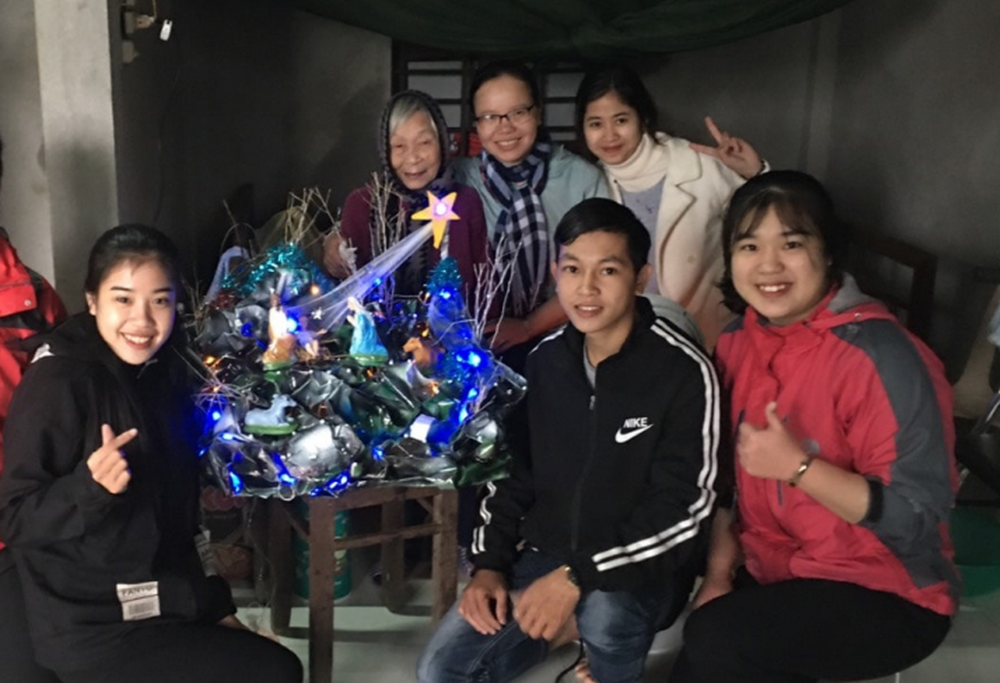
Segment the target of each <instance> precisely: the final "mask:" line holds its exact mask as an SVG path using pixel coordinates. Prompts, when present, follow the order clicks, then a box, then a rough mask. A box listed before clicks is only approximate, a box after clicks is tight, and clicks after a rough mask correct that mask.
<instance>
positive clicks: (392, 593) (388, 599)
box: [382, 500, 406, 612]
mask: <svg viewBox="0 0 1000 683" xmlns="http://www.w3.org/2000/svg"><path fill="white" fill-rule="evenodd" d="M403 514H404V511H403V501H402V500H390V501H388V502H386V503H383V504H382V533H392V532H396V531H399V530H400V529H402V528H403V526H404V522H405V520H404V518H403ZM403 550H404V546H403V541H402V540H400V539H399V538H394V539H392V540H390V541H386V542H385V543H383V544H382V601H383V602H384V603H385V606H386V607H387V608H388V609H389V611H390V612H399V611H400V610H402V609H403V603H404V602H405V601H406V595H405V588H406V585H405V577H404V574H405V571H406V569H405V559H404V556H403V555H404V552H403Z"/></svg>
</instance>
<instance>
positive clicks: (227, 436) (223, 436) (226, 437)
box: [219, 432, 236, 441]
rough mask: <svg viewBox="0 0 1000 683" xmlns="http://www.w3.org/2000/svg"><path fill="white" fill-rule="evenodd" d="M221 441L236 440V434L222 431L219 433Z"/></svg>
mask: <svg viewBox="0 0 1000 683" xmlns="http://www.w3.org/2000/svg"><path fill="white" fill-rule="evenodd" d="M219 437H220V438H221V439H222V440H223V441H236V435H235V434H230V433H229V432H223V433H222V434H220V435H219Z"/></svg>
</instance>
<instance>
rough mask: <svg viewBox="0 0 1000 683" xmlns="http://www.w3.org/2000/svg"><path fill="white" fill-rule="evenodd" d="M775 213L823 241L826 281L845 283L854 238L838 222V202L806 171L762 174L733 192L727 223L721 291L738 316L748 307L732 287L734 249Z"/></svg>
mask: <svg viewBox="0 0 1000 683" xmlns="http://www.w3.org/2000/svg"><path fill="white" fill-rule="evenodd" d="M770 209H774V211H775V213H777V215H778V219H779V220H780V221H781V222H782V224H783V225H785V226H787V227H789V228H792V229H794V230H799V231H801V232H802V233H804V234H807V235H813V236H814V237H818V238H819V239H820V241H821V242H822V243H823V255H824V256H825V257H826V259H827V263H828V266H827V279H828V280H829V282H830V284H831V285H833V284H839V283H840V282H841V281H842V280H843V277H844V261H845V260H846V258H847V247H848V242H849V238H850V234H849V230H848V227H847V225H846V224H844V223H842V222H841V221H840V219H838V218H837V214H836V212H835V211H834V207H833V199H831V198H830V195H829V194H828V193H827V191H826V189H825V188H824V187H823V185H822V184H821V183H820V182H819V181H818V180H816V179H815V178H814V177H812V176H811V175H809V174H808V173H802V172H801V171H771V172H769V173H763V174H761V175H759V176H755V177H753V178H751V179H750V180H748V181H747V182H746V183H745V184H744V185H743V186H742V187H741V188H740V189H738V190H736V192H735V193H733V197H732V199H731V200H730V201H729V208H728V209H727V211H726V216H725V218H724V219H723V221H722V253H723V255H724V266H725V270H724V271H723V273H722V280H721V281H720V282H719V288H720V289H722V295H723V299H724V301H725V304H726V306H727V307H728V308H729V309H730V310H732V311H733V312H735V313H743V312H744V311H745V310H746V308H747V302H746V301H744V300H743V297H741V296H740V295H739V293H737V291H736V286H735V285H734V284H733V267H732V261H733V246H734V245H735V244H736V242H738V241H739V240H741V239H743V238H744V237H747V236H749V235H752V234H753V232H754V231H755V230H756V229H757V226H759V225H760V222H761V221H762V220H764V216H766V215H767V212H768V211H769V210H770Z"/></svg>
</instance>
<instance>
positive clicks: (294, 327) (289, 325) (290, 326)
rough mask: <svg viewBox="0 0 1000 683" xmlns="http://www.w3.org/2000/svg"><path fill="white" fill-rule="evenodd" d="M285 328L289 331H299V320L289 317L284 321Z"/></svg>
mask: <svg viewBox="0 0 1000 683" xmlns="http://www.w3.org/2000/svg"><path fill="white" fill-rule="evenodd" d="M285 329H286V330H288V331H289V332H292V333H295V332H298V331H299V321H298V320H296V319H295V318H289V319H288V322H286V323H285Z"/></svg>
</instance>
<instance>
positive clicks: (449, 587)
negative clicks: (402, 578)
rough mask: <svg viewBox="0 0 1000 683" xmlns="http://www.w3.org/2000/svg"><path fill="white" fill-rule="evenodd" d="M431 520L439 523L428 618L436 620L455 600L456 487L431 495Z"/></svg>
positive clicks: (456, 547)
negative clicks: (439, 528)
mask: <svg viewBox="0 0 1000 683" xmlns="http://www.w3.org/2000/svg"><path fill="white" fill-rule="evenodd" d="M434 522H435V523H436V524H439V525H440V526H441V531H439V532H438V533H436V534H434V558H433V560H432V562H431V567H432V568H431V583H432V584H433V586H434V598H433V599H434V602H433V605H432V608H431V618H432V619H433V620H434V622H437V621H438V620H439V619H441V617H443V616H444V615H445V612H447V611H448V610H449V609H451V606H452V604H453V603H454V602H455V592H456V588H457V584H458V491H447V490H446V491H441V492H440V493H439V494H438V495H436V496H435V497H434Z"/></svg>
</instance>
